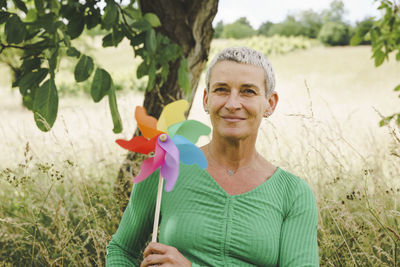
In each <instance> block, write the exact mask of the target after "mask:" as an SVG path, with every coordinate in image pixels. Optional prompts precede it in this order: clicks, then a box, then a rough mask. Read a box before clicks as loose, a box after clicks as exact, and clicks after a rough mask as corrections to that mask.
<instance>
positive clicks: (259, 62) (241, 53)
mask: <svg viewBox="0 0 400 267" xmlns="http://www.w3.org/2000/svg"><path fill="white" fill-rule="evenodd" d="M220 61H234V62H237V63H245V64H250V65H254V66H257V67H261V68H263V69H264V72H265V94H266V95H267V96H268V95H269V94H270V93H272V92H273V91H274V89H275V74H274V70H273V69H272V65H271V63H270V62H269V61H268V59H267V58H266V57H265V56H264V54H262V53H260V52H258V51H257V50H254V49H252V48H249V47H245V46H241V47H228V48H225V49H223V50H222V51H221V52H219V53H218V54H217V55H216V56H215V57H214V58H213V60H212V61H211V62H210V65H209V66H208V69H207V73H206V86H207V90H209V89H210V74H211V70H212V68H213V67H214V65H215V64H217V63H218V62H220Z"/></svg>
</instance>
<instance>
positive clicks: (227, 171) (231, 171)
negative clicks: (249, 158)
mask: <svg viewBox="0 0 400 267" xmlns="http://www.w3.org/2000/svg"><path fill="white" fill-rule="evenodd" d="M207 151H208V154H209V155H210V156H211V159H212V160H213V161H215V162H216V163H218V165H220V166H222V164H221V163H219V162H218V161H217V160H216V159H215V158H214V156H213V154H211V150H210V145H208V146H207ZM250 164H251V162H250V163H249V164H247V165H245V166H242V167H240V168H237V169H236V170H232V169H227V168H226V167H224V166H222V167H223V168H224V169H225V170H226V173H227V174H228V175H229V176H232V175H234V174H235V173H237V172H238V171H239V170H240V169H244V168H247V167H248V166H249V165H250Z"/></svg>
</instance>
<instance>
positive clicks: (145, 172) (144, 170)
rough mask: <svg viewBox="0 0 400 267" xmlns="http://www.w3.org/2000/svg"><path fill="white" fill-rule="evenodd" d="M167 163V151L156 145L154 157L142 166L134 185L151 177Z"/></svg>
mask: <svg viewBox="0 0 400 267" xmlns="http://www.w3.org/2000/svg"><path fill="white" fill-rule="evenodd" d="M164 161H165V150H164V149H163V148H162V147H161V146H160V145H159V143H158V142H157V143H156V149H155V155H154V157H151V158H148V159H145V160H144V161H143V163H142V165H141V166H140V173H139V174H138V176H136V177H135V178H134V179H133V182H134V183H139V182H141V181H143V180H144V179H146V178H147V177H149V175H150V174H152V173H153V172H154V171H155V170H157V168H158V167H160V166H161V165H162V164H163V163H164Z"/></svg>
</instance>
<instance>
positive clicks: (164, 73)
mask: <svg viewBox="0 0 400 267" xmlns="http://www.w3.org/2000/svg"><path fill="white" fill-rule="evenodd" d="M168 73H169V64H168V63H167V64H163V65H162V68H161V83H164V82H166V81H167V78H168ZM160 86H161V85H160Z"/></svg>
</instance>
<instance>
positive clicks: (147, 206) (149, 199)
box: [106, 171, 159, 266]
mask: <svg viewBox="0 0 400 267" xmlns="http://www.w3.org/2000/svg"><path fill="white" fill-rule="evenodd" d="M158 175H159V174H158V171H156V172H154V173H153V174H152V175H151V176H150V177H149V178H148V179H146V180H145V181H143V182H140V183H138V184H135V185H134V186H133V188H132V193H131V197H130V200H129V203H128V206H127V207H126V210H125V212H124V215H123V216H122V219H121V222H120V225H119V227H118V230H117V232H116V233H115V234H114V235H113V237H112V239H111V241H110V243H109V244H108V246H107V257H106V266H139V265H140V260H141V259H139V257H140V255H141V252H142V251H143V249H144V248H145V245H146V242H147V241H148V240H149V237H150V234H151V231H152V227H153V219H154V208H155V202H156V194H157V184H158V183H157V182H158V179H157V177H158Z"/></svg>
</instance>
